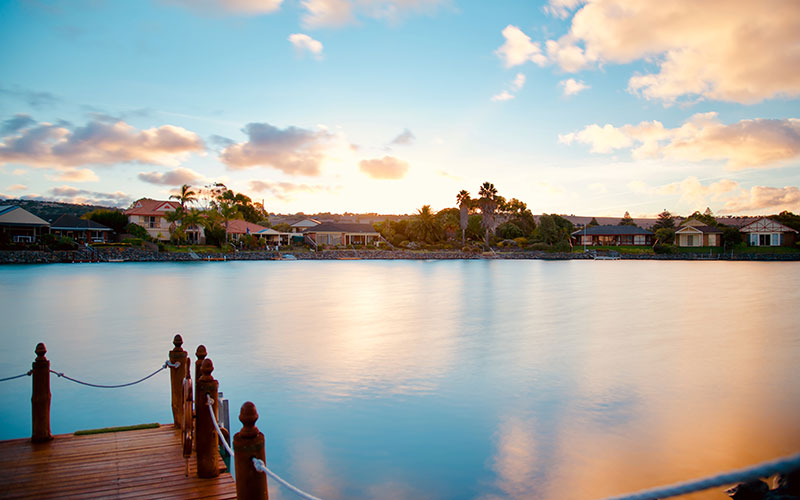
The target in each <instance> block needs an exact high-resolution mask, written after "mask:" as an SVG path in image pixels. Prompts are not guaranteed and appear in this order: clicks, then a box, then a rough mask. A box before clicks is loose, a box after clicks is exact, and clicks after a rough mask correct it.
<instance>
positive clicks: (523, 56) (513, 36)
mask: <svg viewBox="0 0 800 500" xmlns="http://www.w3.org/2000/svg"><path fill="white" fill-rule="evenodd" d="M503 38H505V39H506V41H505V43H504V44H503V45H502V46H501V47H500V48H499V49H497V50H496V51H495V54H497V56H498V57H499V58H500V59H502V60H503V63H504V64H505V66H506V67H507V68H511V67H513V66H519V65H520V64H524V63H526V62H528V61H533V62H534V63H536V64H538V65H539V66H543V65H544V64H545V63H546V62H547V57H545V55H544V54H543V53H542V48H541V46H540V45H539V43H538V42H531V38H530V37H529V36H528V35H526V34H525V33H523V32H522V30H521V29H519V28H517V27H516V26H513V25H511V24H509V25H508V26H506V27H505V28H504V29H503Z"/></svg>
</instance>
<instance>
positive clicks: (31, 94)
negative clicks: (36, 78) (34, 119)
mask: <svg viewBox="0 0 800 500" xmlns="http://www.w3.org/2000/svg"><path fill="white" fill-rule="evenodd" d="M0 95H6V96H9V97H11V98H13V99H19V100H22V101H24V102H25V103H26V104H27V105H28V106H30V107H32V108H34V109H46V108H52V107H53V106H56V105H57V104H59V103H60V102H61V99H59V98H58V97H56V96H55V95H53V94H51V93H50V92H38V91H35V90H27V89H23V88H20V87H16V86H15V87H14V88H10V89H7V88H3V87H0Z"/></svg>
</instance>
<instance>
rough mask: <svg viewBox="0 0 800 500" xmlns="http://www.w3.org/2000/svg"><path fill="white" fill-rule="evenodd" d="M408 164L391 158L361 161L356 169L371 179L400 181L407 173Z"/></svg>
mask: <svg viewBox="0 0 800 500" xmlns="http://www.w3.org/2000/svg"><path fill="white" fill-rule="evenodd" d="M408 168H409V166H408V163H407V162H404V161H403V160H398V159H397V158H394V157H392V156H384V157H383V158H375V159H372V160H361V161H360V162H358V169H359V170H361V171H362V172H364V173H365V174H367V175H368V176H370V177H372V178H373V179H383V180H385V179H402V178H403V177H405V175H406V173H407V172H408Z"/></svg>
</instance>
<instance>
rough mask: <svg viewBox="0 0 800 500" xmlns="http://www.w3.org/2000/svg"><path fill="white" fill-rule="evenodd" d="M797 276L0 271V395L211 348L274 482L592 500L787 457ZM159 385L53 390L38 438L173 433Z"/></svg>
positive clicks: (797, 442)
mask: <svg viewBox="0 0 800 500" xmlns="http://www.w3.org/2000/svg"><path fill="white" fill-rule="evenodd" d="M798 271H800V266H799V265H797V264H794V263H786V264H784V263H775V264H762V263H721V262H708V263H693V262H624V261H617V262H363V261H362V262H292V263H287V262H248V263H224V264H205V263H195V264H185V265H175V264H130V265H128V264H122V265H120V264H114V265H73V266H69V265H67V266H58V265H54V266H29V267H5V268H2V269H0V307H1V308H2V310H1V311H2V323H0V325H2V326H1V327H2V330H1V335H2V337H1V339H2V341H3V345H4V347H6V353H5V354H4V356H3V357H2V358H1V359H0V370H1V371H0V376H7V375H13V374H16V373H19V372H20V371H25V370H26V369H27V368H28V367H29V363H30V361H31V360H32V359H33V353H32V350H33V346H34V345H35V343H36V342H38V341H40V340H41V341H44V342H46V343H47V345H48V348H49V351H50V352H49V357H50V359H51V360H52V362H53V367H54V369H57V370H60V371H64V372H67V373H69V374H71V375H73V376H77V377H78V378H83V379H89V380H92V381H99V382H108V383H115V382H124V381H128V380H133V379H136V378H139V377H141V376H143V375H144V374H146V373H149V372H150V371H152V370H153V369H155V367H157V366H159V365H160V364H161V363H162V362H163V360H164V359H165V356H166V352H167V351H168V349H169V348H170V347H171V344H170V339H171V336H172V335H173V334H174V333H175V332H181V333H182V334H183V336H184V338H185V339H186V342H187V344H186V346H185V347H186V348H187V350H189V351H190V352H191V353H192V354H193V353H194V348H195V347H196V345H197V344H200V343H203V344H205V345H206V346H207V347H208V349H209V356H210V357H211V358H212V359H213V360H214V364H215V366H216V370H215V372H214V374H215V376H216V377H217V378H218V379H219V380H220V382H221V385H220V387H221V389H222V390H223V391H224V392H225V395H226V396H227V397H228V398H229V399H230V400H231V402H232V403H231V407H232V408H238V407H239V405H240V404H241V403H242V402H243V401H245V400H252V401H254V402H255V403H256V405H257V406H258V408H259V413H260V414H261V419H260V420H259V422H258V426H259V428H261V429H262V431H264V432H265V434H266V435H267V447H268V450H267V456H268V459H269V461H270V465H271V466H272V467H273V468H274V469H275V470H276V471H278V472H279V473H283V474H284V475H286V476H287V477H288V478H290V479H292V480H293V481H296V482H297V483H298V484H299V485H301V486H302V487H305V488H307V489H309V490H310V491H312V492H314V493H316V494H318V495H320V496H322V497H325V498H331V499H336V498H447V499H450V498H456V499H459V498H482V499H490V498H492V499H493V498H512V499H516V498H545V499H547V498H553V499H573V498H574V499H586V498H601V497H604V496H608V495H613V494H619V493H623V492H626V491H632V490H636V489H640V488H644V487H650V486H654V485H657V484H662V483H669V482H674V481H678V480H684V479H688V478H691V477H697V476H701V475H704V474H708V473H713V472H716V471H719V470H722V469H728V468H733V467H741V466H744V465H747V464H749V463H753V462H756V461H760V460H765V459H769V458H773V457H775V456H778V455H783V454H788V453H793V452H797V451H798V449H800V426H797V424H796V422H797V421H800V384H796V383H794V382H795V381H796V380H800V367H799V366H798V364H797V362H796V360H797V359H798V356H799V355H800V337H798V335H797V334H796V324H797V322H798V319H800V316H799V315H800V312H798V311H797V308H796V305H797V304H798V303H800V290H798V288H797V287H796V285H795V283H796V279H797V276H798ZM192 357H194V356H192ZM165 380H166V379H165V378H164V379H163V380H162V379H158V378H156V379H154V380H153V381H152V383H148V384H149V385H147V384H143V385H140V386H136V387H133V388H130V389H126V390H125V391H124V392H122V391H108V392H103V393H101V394H98V392H96V390H89V389H86V388H82V387H77V386H74V385H70V384H69V383H67V382H65V381H63V380H57V379H55V380H53V430H54V432H69V431H72V430H75V429H77V428H91V427H102V426H110V425H125V424H135V423H142V422H150V421H154V420H159V421H162V422H166V421H169V420H170V416H169V408H168V405H167V404H165V403H164V402H165V401H166V400H167V398H168V396H167V385H166V383H165ZM26 384H28V381H27V380H22V381H12V382H7V383H4V384H2V385H0V397H2V398H3V400H4V401H17V402H19V404H12V405H6V406H4V407H3V408H2V409H0V422H2V423H3V425H2V426H0V438H3V439H8V438H11V437H20V436H24V435H26V433H27V432H29V428H30V416H29V408H28V407H27V401H29V398H30V394H29V384H28V385H26ZM234 413H235V412H234ZM233 417H234V418H233V420H234V421H235V415H233ZM234 430H236V429H234ZM273 489H275V488H273ZM281 494H282V493H281V492H280V490H279V489H275V492H274V493H273V496H275V497H276V498H278V497H280V495H281ZM284 497H288V495H284ZM719 497H720V495H719V493H718V492H716V493H709V494H706V495H705V496H703V495H698V496H696V497H695V498H719Z"/></svg>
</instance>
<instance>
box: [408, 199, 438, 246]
mask: <svg viewBox="0 0 800 500" xmlns="http://www.w3.org/2000/svg"><path fill="white" fill-rule="evenodd" d="M410 226H411V227H410V229H411V231H412V233H413V234H414V236H415V237H416V238H417V239H418V240H419V241H423V242H425V243H433V242H435V241H436V240H437V239H439V235H440V234H441V232H442V228H441V226H440V225H439V221H438V220H437V218H436V216H435V215H434V213H433V212H431V206H430V205H423V207H422V208H420V209H419V210H418V211H417V215H416V216H414V218H413V219H412V220H411V224H410Z"/></svg>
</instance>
